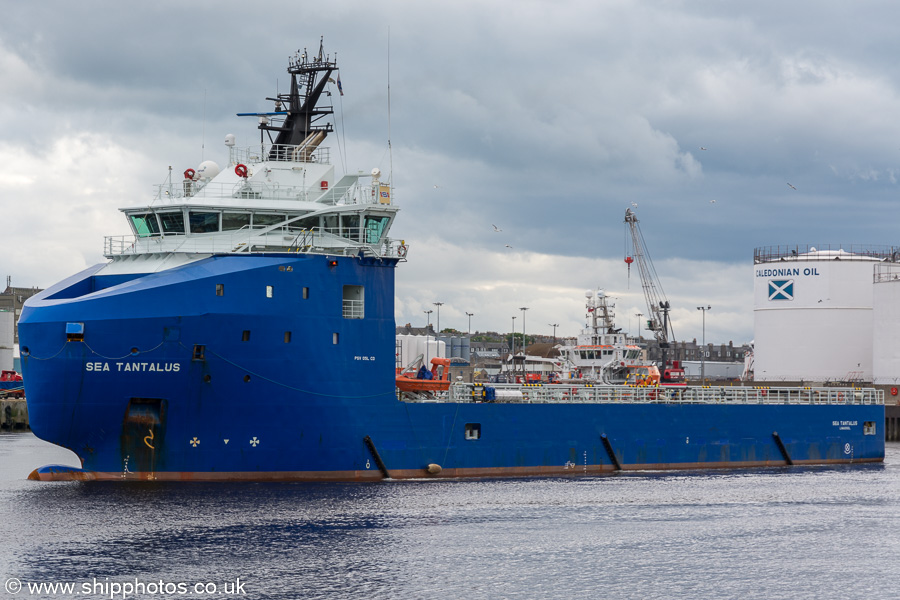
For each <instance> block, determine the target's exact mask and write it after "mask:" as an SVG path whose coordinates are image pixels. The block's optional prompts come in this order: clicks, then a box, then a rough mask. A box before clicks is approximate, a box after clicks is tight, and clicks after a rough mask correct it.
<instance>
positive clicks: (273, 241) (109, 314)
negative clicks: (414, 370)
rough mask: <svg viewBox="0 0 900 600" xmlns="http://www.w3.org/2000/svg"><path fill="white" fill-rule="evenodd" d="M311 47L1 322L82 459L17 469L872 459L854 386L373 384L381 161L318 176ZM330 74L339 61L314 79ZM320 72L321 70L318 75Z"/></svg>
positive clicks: (503, 470) (388, 212)
mask: <svg viewBox="0 0 900 600" xmlns="http://www.w3.org/2000/svg"><path fill="white" fill-rule="evenodd" d="M336 68H337V65H336V63H335V62H334V61H332V60H331V58H330V56H328V55H325V54H324V52H323V51H322V48H321V45H320V48H319V51H318V53H317V54H315V55H308V54H307V53H306V52H303V53H298V54H296V55H295V56H294V57H293V58H292V59H291V61H290V63H289V67H288V72H289V73H290V76H291V85H290V91H289V92H287V93H284V94H278V95H277V96H276V97H275V98H272V99H271V100H273V101H274V102H275V106H274V110H273V111H272V112H264V113H253V116H254V117H256V118H258V119H259V129H260V131H261V140H260V144H259V145H256V146H254V147H251V148H249V149H246V150H239V149H238V148H236V147H235V142H234V136H230V135H229V136H226V146H227V147H228V152H229V157H228V165H227V167H226V168H224V169H220V168H219V166H218V165H217V164H215V163H213V162H212V161H207V162H204V163H203V164H201V165H199V166H198V167H197V168H196V169H187V170H186V171H185V173H184V178H183V180H181V181H177V180H176V181H173V179H172V175H171V169H170V172H169V178H168V180H167V181H166V183H164V184H163V185H161V186H159V187H158V189H157V192H156V194H155V196H154V197H153V199H152V200H151V201H150V202H149V204H147V203H145V204H142V205H139V206H134V207H129V208H125V209H122V210H123V212H124V214H125V217H126V218H127V220H128V222H129V225H130V227H131V229H132V231H133V235H132V236H129V237H116V238H106V240H105V255H106V257H107V258H108V262H107V263H105V264H99V265H96V266H93V267H90V268H89V269H87V270H85V271H83V272H81V273H79V274H77V275H74V276H72V277H70V278H68V279H66V280H64V281H62V282H60V283H58V284H56V285H54V286H52V287H50V288H49V289H47V290H45V291H43V292H41V293H40V294H38V295H36V296H34V297H32V298H31V299H30V300H28V302H27V303H26V305H25V308H24V309H23V312H22V316H21V320H20V322H19V335H20V343H21V344H20V345H21V354H22V362H23V371H24V379H25V386H26V397H27V400H28V410H29V416H30V421H31V427H32V429H33V431H34V433H35V434H36V435H38V436H39V437H40V438H42V439H44V440H47V441H50V442H53V443H55V444H58V445H60V446H63V447H66V448H69V449H71V450H72V451H74V452H75V453H76V454H77V455H78V457H79V458H80V459H81V462H82V468H81V469H75V468H71V467H64V466H47V467H42V468H39V469H37V470H35V471H34V473H32V475H31V477H32V478H34V479H41V480H63V479H87V480H93V479H125V480H128V479H154V480H378V479H382V478H384V477H392V478H421V477H464V476H488V477H492V476H530V475H541V476H549V475H573V474H575V475H578V474H599V473H612V472H616V471H620V470H630V469H693V468H712V467H739V466H765V465H784V464H821V463H851V462H875V461H882V460H883V458H884V435H883V432H882V425H883V423H884V404H883V403H884V400H883V396H882V395H881V392H879V391H876V390H873V389H857V388H823V389H800V388H794V389H786V388H785V389H760V388H751V387H731V388H691V387H680V388H662V387H655V386H640V387H634V386H627V385H590V384H574V383H566V384H565V385H563V384H558V385H544V386H539V385H515V384H508V385H486V386H481V385H476V384H467V383H462V382H453V383H451V384H450V385H449V388H447V387H446V386H445V389H443V390H441V391H440V392H431V391H423V392H420V393H419V392H412V393H406V392H398V390H397V388H396V387H395V325H394V269H395V268H396V266H397V264H398V263H400V262H403V261H404V260H405V256H406V253H407V246H406V244H405V243H404V242H403V241H401V240H395V239H392V238H390V237H389V233H390V228H391V224H392V222H393V219H394V217H395V216H396V213H397V210H398V208H397V206H396V205H395V204H394V201H393V198H392V195H391V191H392V190H391V186H390V181H389V180H387V181H382V180H381V173H380V172H379V171H378V169H374V170H373V171H372V172H371V173H355V174H345V175H343V176H342V177H341V178H340V179H336V177H335V172H334V168H333V167H332V166H331V165H330V160H329V158H330V157H329V152H328V148H326V147H324V146H323V145H322V142H323V141H324V139H325V138H326V136H327V135H328V134H329V133H330V132H331V131H332V125H331V124H330V121H329V119H328V117H330V115H331V114H332V112H333V109H332V107H331V106H330V101H329V100H328V98H329V97H330V93H329V90H330V88H329V87H328V86H329V83H330V82H332V81H333V79H332V75H333V74H334V71H335V70H336ZM337 81H338V82H339V78H338V79H337ZM335 83H336V82H335Z"/></svg>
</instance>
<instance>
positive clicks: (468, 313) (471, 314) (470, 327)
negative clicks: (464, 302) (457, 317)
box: [466, 312, 475, 335]
mask: <svg viewBox="0 0 900 600" xmlns="http://www.w3.org/2000/svg"><path fill="white" fill-rule="evenodd" d="M466 315H468V316H469V335H472V317H473V316H475V313H470V312H467V313H466Z"/></svg>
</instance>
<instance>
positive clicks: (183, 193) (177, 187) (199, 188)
mask: <svg viewBox="0 0 900 600" xmlns="http://www.w3.org/2000/svg"><path fill="white" fill-rule="evenodd" d="M155 187H156V192H155V194H154V197H155V198H156V199H157V200H164V201H168V202H173V201H186V202H187V203H191V202H192V201H194V202H197V203H198V205H199V203H202V202H203V201H204V200H215V199H219V198H237V199H240V200H251V201H256V200H260V201H263V200H291V201H299V202H314V201H315V200H317V199H318V198H320V197H322V196H324V195H326V194H328V193H329V190H323V189H321V188H318V187H315V188H312V187H308V186H304V185H284V184H281V183H279V182H277V181H252V180H251V181H238V182H235V183H207V184H205V185H203V184H200V183H199V182H187V183H185V182H172V183H161V184H157V185H156V186H155ZM330 192H331V197H332V198H334V204H335V205H341V206H348V205H353V204H381V203H382V202H381V200H380V198H379V195H378V189H377V186H373V185H371V184H362V183H358V182H356V183H354V184H352V185H349V186H343V187H334V188H332V189H331V190H330ZM179 203H181V202H179ZM329 205H331V203H329ZM247 208H253V206H252V205H248V206H247ZM233 210H240V209H238V208H235V209H233Z"/></svg>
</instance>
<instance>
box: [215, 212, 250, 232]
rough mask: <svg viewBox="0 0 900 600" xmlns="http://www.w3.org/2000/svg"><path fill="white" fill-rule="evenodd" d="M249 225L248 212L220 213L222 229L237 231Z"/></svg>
mask: <svg viewBox="0 0 900 600" xmlns="http://www.w3.org/2000/svg"><path fill="white" fill-rule="evenodd" d="M245 227H246V228H249V227H250V213H236V212H224V213H222V231H237V230H238V229H243V228H245Z"/></svg>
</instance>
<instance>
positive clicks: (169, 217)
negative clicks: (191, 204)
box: [159, 211, 184, 233]
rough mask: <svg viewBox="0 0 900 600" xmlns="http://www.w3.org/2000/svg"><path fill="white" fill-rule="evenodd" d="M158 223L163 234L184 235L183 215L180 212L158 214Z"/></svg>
mask: <svg viewBox="0 0 900 600" xmlns="http://www.w3.org/2000/svg"><path fill="white" fill-rule="evenodd" d="M159 222H160V223H161V224H162V231H163V233H184V213H182V212H181V211H178V212H164V213H159Z"/></svg>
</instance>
